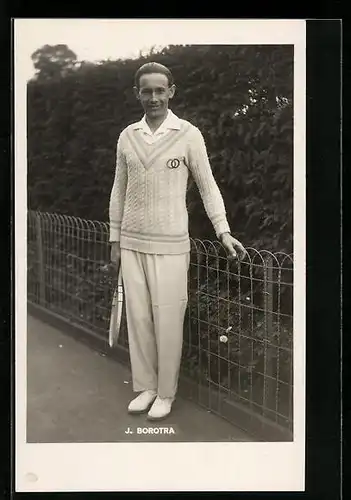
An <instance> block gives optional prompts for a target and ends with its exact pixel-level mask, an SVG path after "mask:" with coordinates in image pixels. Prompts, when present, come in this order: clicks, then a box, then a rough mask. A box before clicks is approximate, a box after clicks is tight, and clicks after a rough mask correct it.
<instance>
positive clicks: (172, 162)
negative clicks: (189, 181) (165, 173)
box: [167, 158, 180, 168]
mask: <svg viewBox="0 0 351 500" xmlns="http://www.w3.org/2000/svg"><path fill="white" fill-rule="evenodd" d="M179 165H180V160H179V159H178V158H172V159H170V160H168V162H167V167H168V168H178V167H179Z"/></svg>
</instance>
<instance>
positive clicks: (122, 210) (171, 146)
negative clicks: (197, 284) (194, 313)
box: [109, 63, 245, 420]
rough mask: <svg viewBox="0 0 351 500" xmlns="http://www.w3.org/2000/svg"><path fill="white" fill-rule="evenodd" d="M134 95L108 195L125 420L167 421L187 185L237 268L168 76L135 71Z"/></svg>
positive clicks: (216, 196)
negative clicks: (120, 302) (134, 117)
mask: <svg viewBox="0 0 351 500" xmlns="http://www.w3.org/2000/svg"><path fill="white" fill-rule="evenodd" d="M134 90H135V95H136V98H137V99H138V100H139V101H140V103H141V106H142V108H143V110H144V113H145V114H144V116H143V118H142V119H141V120H140V121H139V122H137V123H133V124H132V125H129V126H128V127H126V128H125V129H124V130H123V131H122V132H121V134H120V136H119V138H118V142H117V153H116V171H115V177H114V183H113V187H112V191H111V197H110V205H109V214H110V242H111V261H112V262H113V263H115V264H116V265H117V266H119V264H121V266H122V268H121V269H122V274H123V285H124V291H125V303H126V314H127V326H128V339H129V349H130V359H131V366H132V379H133V390H134V391H135V392H138V393H139V395H138V396H137V397H136V398H135V399H133V400H132V401H131V402H130V404H129V407H128V411H129V412H130V413H144V412H147V413H148V418H149V419H150V420H159V419H163V418H165V417H167V416H168V415H169V414H170V412H171V409H172V403H173V402H174V400H175V397H176V393H177V387H178V376H179V369H180V362H181V355H182V344H183V322H184V316H185V311H186V307H187V300H188V297H187V274H188V268H189V261H190V240H189V233H188V212H187V207H186V190H187V182H188V177H189V176H192V177H193V179H194V180H195V182H196V184H197V186H198V189H199V192H200V194H201V198H202V200H203V204H204V207H205V210H206V213H207V215H208V217H209V219H210V221H211V223H212V225H213V228H214V231H215V234H216V236H217V238H218V239H219V240H220V241H221V242H222V244H223V246H224V247H225V249H226V250H227V252H228V254H229V255H230V256H232V257H237V258H239V259H241V258H243V257H244V255H245V249H244V247H243V245H242V244H241V243H240V242H239V241H238V240H237V239H235V238H234V237H233V236H232V235H231V232H230V227H229V224H228V221H227V218H226V211H225V207H224V203H223V199H222V196H221V194H220V191H219V188H218V186H217V184H216V182H215V179H214V177H213V174H212V170H211V167H210V163H209V159H208V156H207V151H206V146H205V142H204V139H203V136H202V134H201V132H200V130H199V129H198V128H197V127H195V126H194V125H192V124H191V123H189V122H188V121H186V120H183V119H181V118H179V117H178V116H176V115H175V114H174V113H173V112H172V111H171V110H170V109H169V102H170V100H171V99H172V98H173V96H174V94H175V85H174V82H173V76H172V74H171V72H170V70H169V69H168V68H166V67H165V66H163V65H161V64H158V63H147V64H144V65H143V66H141V67H140V68H139V69H138V71H137V72H136V75H135V87H134Z"/></svg>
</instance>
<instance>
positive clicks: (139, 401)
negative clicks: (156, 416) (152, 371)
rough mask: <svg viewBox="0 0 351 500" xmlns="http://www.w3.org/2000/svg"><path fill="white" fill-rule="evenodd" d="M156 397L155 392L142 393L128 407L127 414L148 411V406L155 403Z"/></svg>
mask: <svg viewBox="0 0 351 500" xmlns="http://www.w3.org/2000/svg"><path fill="white" fill-rule="evenodd" d="M156 396H157V393H156V391H143V392H142V393H140V394H139V396H137V397H136V398H135V399H133V400H132V401H131V402H130V403H129V406H128V412H129V413H144V412H146V411H148V410H149V409H150V406H151V405H152V403H153V402H154V401H155V399H156Z"/></svg>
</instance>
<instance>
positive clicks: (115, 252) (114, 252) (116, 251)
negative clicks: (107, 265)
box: [111, 241, 121, 268]
mask: <svg viewBox="0 0 351 500" xmlns="http://www.w3.org/2000/svg"><path fill="white" fill-rule="evenodd" d="M120 260H121V246H120V243H119V241H113V242H112V243H111V263H112V264H113V265H114V266H116V267H117V268H118V267H119V263H120Z"/></svg>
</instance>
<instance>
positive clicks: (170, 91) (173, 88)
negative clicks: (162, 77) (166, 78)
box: [169, 84, 176, 99]
mask: <svg viewBox="0 0 351 500" xmlns="http://www.w3.org/2000/svg"><path fill="white" fill-rule="evenodd" d="M175 92H176V86H175V85H174V84H173V85H171V87H169V98H170V99H172V97H174V94H175Z"/></svg>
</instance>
